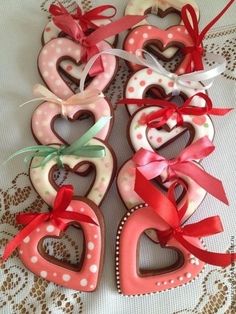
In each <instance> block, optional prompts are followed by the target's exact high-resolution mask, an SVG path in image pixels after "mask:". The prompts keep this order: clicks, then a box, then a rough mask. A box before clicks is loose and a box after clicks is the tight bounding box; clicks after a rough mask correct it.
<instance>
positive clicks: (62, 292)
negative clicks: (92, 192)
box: [0, 0, 236, 314]
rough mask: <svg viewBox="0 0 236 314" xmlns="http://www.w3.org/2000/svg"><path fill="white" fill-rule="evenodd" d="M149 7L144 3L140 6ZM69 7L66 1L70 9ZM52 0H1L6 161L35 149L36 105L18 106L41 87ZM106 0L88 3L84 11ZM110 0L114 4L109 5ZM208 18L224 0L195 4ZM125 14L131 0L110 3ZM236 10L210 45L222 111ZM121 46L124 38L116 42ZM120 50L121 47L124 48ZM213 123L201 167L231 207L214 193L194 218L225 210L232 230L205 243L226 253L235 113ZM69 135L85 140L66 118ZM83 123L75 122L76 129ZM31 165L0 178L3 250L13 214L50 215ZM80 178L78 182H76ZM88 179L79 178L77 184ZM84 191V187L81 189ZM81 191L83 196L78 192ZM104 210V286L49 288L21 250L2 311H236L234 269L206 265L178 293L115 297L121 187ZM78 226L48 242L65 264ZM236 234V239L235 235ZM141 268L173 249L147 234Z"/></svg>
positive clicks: (19, 165) (120, 155)
mask: <svg viewBox="0 0 236 314" xmlns="http://www.w3.org/2000/svg"><path fill="white" fill-rule="evenodd" d="M143 1H145V0H143ZM70 2H72V1H69V0H68V1H66V0H65V1H63V3H65V4H66V5H67V4H69V3H70ZM49 3H50V1H49V0H48V1H47V0H44V1H43V0H38V1H36V0H34V1H32V0H24V1H19V0H1V6H0V17H1V22H0V23H1V28H0V34H1V35H0V38H1V48H0V64H1V71H0V110H1V111H0V112H1V124H0V134H1V142H0V148H1V162H2V161H4V160H5V159H6V158H7V157H8V156H9V155H10V154H11V153H12V152H14V151H15V150H16V149H19V148H22V147H24V146H30V145H35V141H34V139H33V136H32V134H31V130H30V118H31V114H32V111H33V109H34V108H35V104H31V105H27V106H25V107H24V108H23V109H20V108H19V104H21V103H23V102H24V101H26V100H28V99H31V98H32V86H33V85H34V84H35V83H38V82H41V79H40V77H39V74H38V71H37V63H36V62H37V56H38V52H39V50H40V48H41V41H40V40H41V33H42V30H43V27H44V26H45V24H46V21H47V18H48V14H47V13H46V9H47V8H48V5H49ZM103 3H104V2H102V1H99V0H97V1H94V2H93V3H91V2H90V0H84V1H82V5H83V7H84V8H85V9H88V8H90V7H91V6H92V5H93V6H95V5H100V4H103ZM107 3H108V2H107ZM197 3H198V4H199V7H200V12H201V21H200V25H201V26H204V25H205V24H206V23H207V21H208V20H209V19H210V18H211V17H213V16H215V15H216V13H217V12H218V11H219V9H220V8H222V7H223V6H224V5H225V3H226V1H225V0H214V1H212V0H205V1H203V0H198V1H197ZM112 4H114V5H116V6H117V8H118V15H119V16H122V14H123V11H124V7H125V4H126V1H124V0H122V1H120V0H119V1H118V0H113V2H112ZM235 16H236V7H235V6H234V8H232V9H231V11H229V12H228V13H227V14H226V15H225V16H224V17H223V18H222V19H221V20H220V21H219V23H218V24H217V26H216V27H215V28H214V29H213V30H211V32H210V33H209V35H208V36H207V38H206V40H205V45H206V47H207V50H209V51H214V52H217V53H220V54H224V55H225V57H226V58H227V61H228V65H227V70H226V72H225V73H224V74H223V75H221V76H220V78H218V79H217V80H216V81H215V84H214V86H213V87H212V88H211V90H210V92H209V94H210V96H211V98H212V99H213V101H214V104H215V105H216V106H218V107H236V58H235V56H236V20H235ZM119 44H120V45H121V40H120V42H119ZM120 47H121V46H120ZM127 76H128V71H127V68H126V66H125V65H124V62H120V68H119V72H118V74H117V75H116V78H115V81H114V82H113V83H112V84H111V86H110V88H109V90H108V92H107V93H106V95H107V96H108V97H110V99H111V101H112V103H113V104H115V101H116V100H117V99H118V98H120V97H122V94H123V88H124V84H125V81H126V78H127ZM213 120H214V125H215V131H216V133H215V138H214V143H215V145H216V151H215V153H214V154H212V155H211V156H210V157H209V158H207V159H206V160H205V161H204V162H203V166H204V167H205V169H206V170H207V171H209V172H210V173H212V174H214V175H216V176H217V177H219V178H220V179H222V181H223V182H224V185H225V189H226V191H227V193H228V197H229V200H230V206H229V207H226V206H225V205H223V204H221V203H220V202H218V201H217V200H215V199H214V198H212V197H211V196H209V195H208V196H207V197H206V199H205V200H204V202H203V203H202V205H201V206H200V207H199V209H198V210H197V212H196V213H195V214H194V216H193V217H192V218H191V219H190V222H194V221H198V220H200V219H202V218H204V217H206V216H211V215H216V214H219V215H221V217H222V220H223V223H224V226H225V232H224V233H223V234H219V235H216V236H213V237H210V238H207V239H205V240H204V241H205V243H206V246H207V248H208V249H209V250H211V251H214V250H215V251H221V252H224V251H226V250H227V249H229V248H231V250H233V246H235V245H236V242H235V241H236V233H235V225H236V214H235V211H236V190H235V186H236V179H235V175H236V150H235V146H236V132H235V130H236V123H235V121H236V113H235V112H232V113H231V114H229V115H227V116H225V117H223V118H213ZM127 122H128V115H127V112H126V110H125V109H124V108H121V107H119V108H118V109H117V110H116V112H115V125H114V128H113V130H112V134H111V137H110V140H109V142H110V144H111V145H112V147H113V148H114V151H115V153H116V155H117V159H118V167H120V166H121V165H122V163H123V162H124V161H125V160H127V159H128V158H129V157H130V156H131V154H132V152H131V149H130V147H129V145H128V143H127V139H126V127H127ZM80 125H81V128H80V134H81V133H82V126H83V130H85V128H86V127H88V121H83V122H81V124H80ZM62 126H63V127H64V134H67V136H70V138H74V139H75V138H76V137H77V136H78V131H77V130H78V129H76V128H75V127H73V128H72V129H71V130H70V129H69V128H68V125H67V124H66V123H65V122H62V123H59V124H58V127H62ZM76 126H77V127H78V124H76ZM27 167H28V166H27V165H26V164H24V163H23V162H22V158H16V159H15V160H13V161H11V162H9V163H8V164H7V165H6V166H1V168H0V170H1V175H0V206H1V210H0V252H1V253H2V252H3V248H4V246H5V245H6V243H7V241H8V240H9V239H11V238H12V237H13V236H14V235H15V234H16V233H17V231H18V230H19V227H18V226H17V225H16V224H15V214H16V213H18V212H20V211H22V210H25V209H28V210H43V209H46V206H45V204H43V201H42V200H41V199H40V197H39V196H38V195H37V194H36V192H35V191H34V190H33V188H32V186H31V183H30V180H29V177H28V174H27V172H28V169H27ZM66 177H67V173H61V174H58V180H59V181H60V180H61V182H63V181H64V182H67V180H66V179H65V178H66ZM74 179H75V177H73V178H72V180H74ZM80 182H81V181H80ZM82 190H83V189H82ZM80 192H81V191H80ZM101 207H102V211H103V213H104V216H105V222H106V239H107V241H106V257H105V265H104V270H103V274H102V280H101V283H100V285H99V288H98V289H97V291H96V292H94V293H90V294H89V293H80V292H76V291H72V290H68V289H65V288H62V287H59V286H56V285H54V284H53V283H49V282H47V281H46V280H44V279H41V278H38V277H36V276H34V275H33V274H32V273H30V272H28V271H27V269H26V268H25V267H24V266H23V264H22V263H21V261H20V260H19V259H18V257H17V253H14V254H13V255H12V257H11V258H10V259H9V260H8V262H7V263H6V264H4V266H3V267H2V268H1V269H0V313H1V314H8V313H14V314H18V313H30V314H31V313H38V314H39V313H41V314H43V313H45V314H46V313H53V314H59V313H77V314H78V313H86V314H123V313H124V314H134V313H135V314H144V313H147V314H173V313H195V314H200V313H201V314H202V313H219V314H220V313H222V314H223V313H235V312H236V290H235V289H234V288H235V269H233V270H232V269H230V267H229V268H226V269H220V268H217V267H212V266H207V267H206V268H205V270H204V271H203V272H202V273H201V275H200V277H199V278H198V279H196V280H195V281H194V282H192V283H190V284H189V285H187V286H184V287H181V288H177V289H174V290H172V291H168V292H164V293H159V294H155V295H152V296H142V297H135V298H131V297H124V296H121V295H119V294H118V292H117V290H116V283H115V271H114V268H115V267H114V256H115V237H116V228H117V225H118V223H119V221H120V219H121V217H122V216H123V214H124V213H125V208H124V205H123V204H122V201H121V200H120V198H119V196H118V194H117V191H116V186H115V184H113V186H112V188H111V189H110V191H109V193H108V195H107V197H106V199H105V201H104V203H103V204H102V206H101ZM76 232H77V231H75V230H70V231H68V232H67V233H66V236H65V237H64V238H63V240H62V241H60V242H57V241H55V240H49V241H48V242H47V243H46V249H48V251H49V252H50V253H51V254H54V255H55V256H56V257H58V258H67V259H68V258H69V260H70V261H76V260H77V258H78V255H79V254H80V253H81V246H80V245H79V243H78V241H75V239H76ZM234 237H235V239H234ZM141 251H142V257H141V264H142V265H145V266H147V267H148V266H149V267H151V266H153V267H158V266H161V265H164V264H165V263H166V262H168V261H171V260H172V259H173V255H172V252H166V251H164V250H160V248H157V247H156V246H155V245H154V244H152V243H150V241H148V239H147V238H145V237H143V238H142V241H141Z"/></svg>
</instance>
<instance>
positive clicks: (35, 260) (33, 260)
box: [30, 256, 38, 264]
mask: <svg viewBox="0 0 236 314" xmlns="http://www.w3.org/2000/svg"><path fill="white" fill-rule="evenodd" d="M30 260H31V263H33V264H35V263H37V261H38V257H37V256H32V257H31V259H30Z"/></svg>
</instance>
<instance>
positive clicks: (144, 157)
mask: <svg viewBox="0 0 236 314" xmlns="http://www.w3.org/2000/svg"><path fill="white" fill-rule="evenodd" d="M214 149H215V146H214V145H213V144H212V142H211V141H210V140H209V138H208V137H207V136H204V137H202V138H200V139H199V140H197V141H196V142H194V143H192V144H191V145H189V146H188V147H186V148H185V149H184V150H183V151H182V152H181V153H180V155H179V156H177V157H176V158H174V159H171V160H168V159H166V158H165V157H163V156H161V155H159V154H157V153H156V152H152V151H148V150H145V149H143V148H141V149H140V150H139V151H138V152H137V153H136V154H135V155H134V156H133V161H134V163H135V164H136V166H137V169H138V170H139V171H140V172H141V173H142V174H143V175H144V176H145V178H146V179H148V180H152V179H154V178H156V177H159V176H160V175H162V177H163V175H165V171H166V175H165V176H164V179H163V181H164V182H166V181H167V180H168V181H170V180H172V179H173V178H177V177H179V175H178V173H182V174H183V175H185V176H187V177H189V178H191V179H192V180H193V181H195V182H196V183H197V184H198V185H199V186H201V187H202V188H203V189H205V190H206V191H207V192H208V193H210V194H211V195H213V196H214V197H216V198H217V199H219V200H220V201H222V202H223V203H225V204H227V205H228V199H227V196H226V193H225V190H224V187H223V184H222V182H221V181H220V180H219V179H217V178H215V177H214V176H212V175H210V174H209V173H207V172H206V171H204V170H203V169H201V168H200V167H199V166H198V165H197V164H196V162H195V161H196V160H198V159H203V158H205V157H207V156H208V155H210V154H211V153H212V152H213V151H214Z"/></svg>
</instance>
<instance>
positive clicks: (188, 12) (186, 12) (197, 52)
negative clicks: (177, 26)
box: [181, 0, 235, 73]
mask: <svg viewBox="0 0 236 314" xmlns="http://www.w3.org/2000/svg"><path fill="white" fill-rule="evenodd" d="M234 1H235V0H231V1H229V3H228V4H227V5H226V6H225V7H224V9H223V10H222V11H221V12H220V13H219V14H218V15H217V16H216V17H215V18H214V19H213V20H212V21H211V22H210V23H208V24H207V25H206V27H205V28H204V29H203V30H202V31H201V32H199V27H198V20H197V15H196V12H195V10H194V8H193V7H192V6H191V5H190V4H186V5H185V6H183V8H182V10H181V18H182V20H183V22H184V25H185V27H186V29H187V31H188V33H189V35H190V36H191V38H192V41H193V46H189V47H185V48H184V52H185V53H186V54H190V55H191V58H190V60H189V64H188V67H187V71H186V73H187V72H194V71H199V70H203V69H204V67H203V61H202V56H203V54H204V48H203V44H202V41H203V39H204V38H205V36H206V33H207V32H208V31H209V29H210V28H211V27H212V26H213V25H214V24H215V23H216V22H217V21H218V20H219V19H220V18H221V17H222V15H224V13H225V12H226V11H227V10H228V9H229V7H230V6H231V5H232V4H233V3H234ZM190 18H191V20H190Z"/></svg>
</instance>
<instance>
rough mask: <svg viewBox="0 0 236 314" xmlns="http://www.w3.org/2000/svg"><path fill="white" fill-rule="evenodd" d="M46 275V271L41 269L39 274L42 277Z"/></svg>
mask: <svg viewBox="0 0 236 314" xmlns="http://www.w3.org/2000/svg"><path fill="white" fill-rule="evenodd" d="M47 275H48V273H47V272H46V271H45V270H42V271H41V272H40V276H41V277H43V278H46V277H47Z"/></svg>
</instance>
